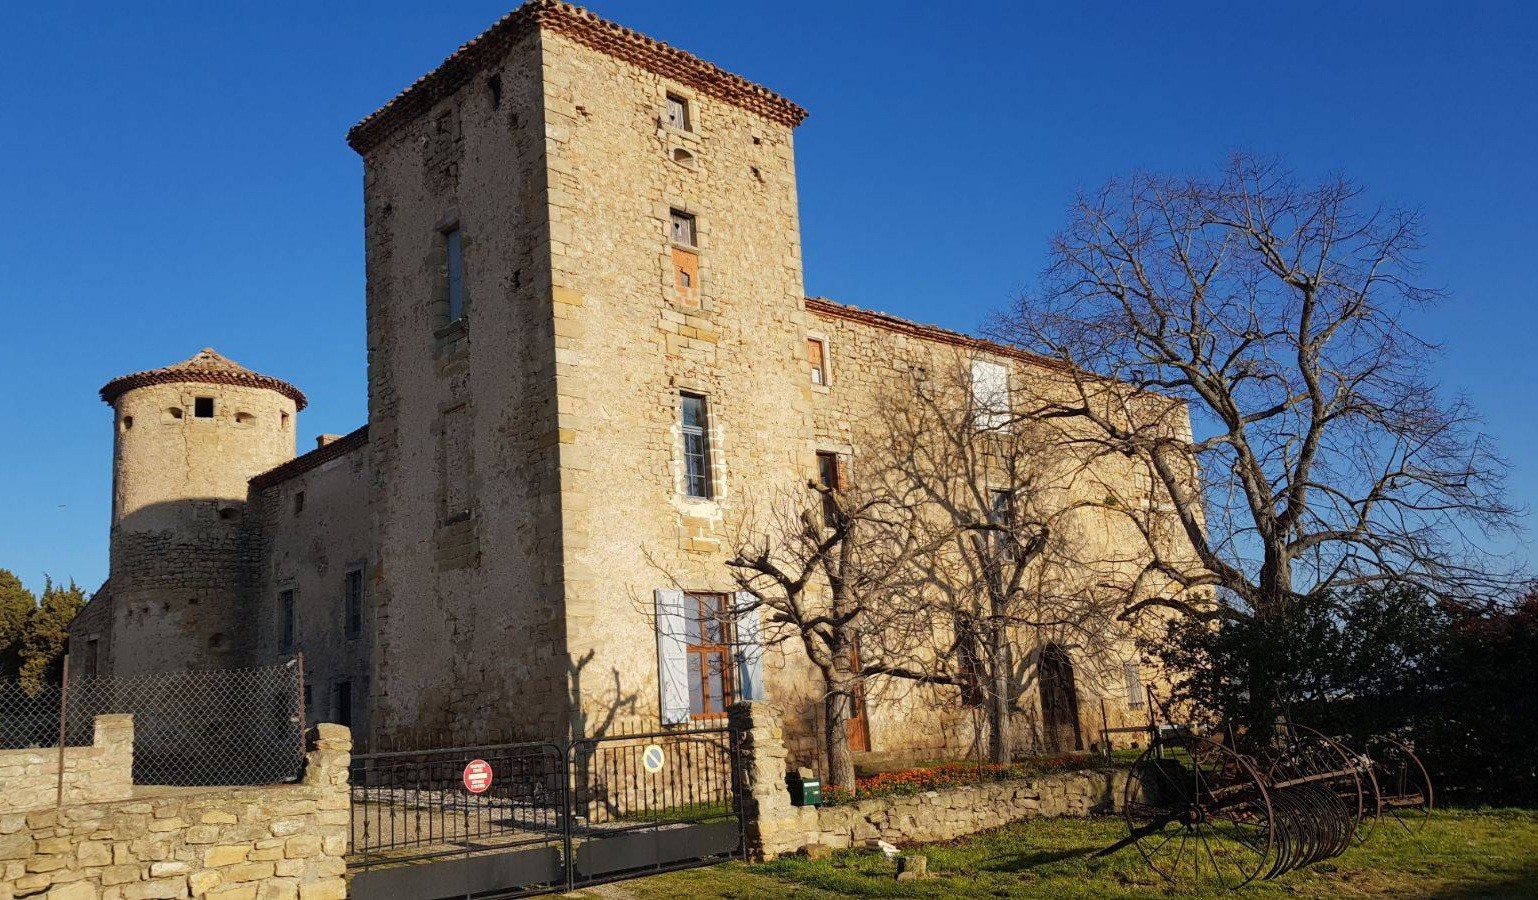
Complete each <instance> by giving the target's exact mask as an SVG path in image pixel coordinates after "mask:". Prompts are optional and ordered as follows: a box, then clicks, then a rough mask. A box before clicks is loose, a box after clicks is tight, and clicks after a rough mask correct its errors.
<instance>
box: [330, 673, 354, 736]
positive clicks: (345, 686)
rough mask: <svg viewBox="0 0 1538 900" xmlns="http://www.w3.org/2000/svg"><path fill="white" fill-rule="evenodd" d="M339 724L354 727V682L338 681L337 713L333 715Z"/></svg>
mask: <svg viewBox="0 0 1538 900" xmlns="http://www.w3.org/2000/svg"><path fill="white" fill-rule="evenodd" d="M331 718H332V719H333V720H335V721H336V724H338V725H346V726H347V727H348V728H351V727H352V682H351V681H338V682H337V683H336V713H335V714H334V715H333V716H332V717H331Z"/></svg>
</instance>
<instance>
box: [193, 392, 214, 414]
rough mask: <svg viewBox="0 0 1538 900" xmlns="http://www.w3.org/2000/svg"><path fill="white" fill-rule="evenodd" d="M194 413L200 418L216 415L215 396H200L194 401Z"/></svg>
mask: <svg viewBox="0 0 1538 900" xmlns="http://www.w3.org/2000/svg"><path fill="white" fill-rule="evenodd" d="M192 415H193V416H195V417H196V418H199V419H212V418H213V417H214V398H212V397H198V398H197V399H195V400H193V401H192Z"/></svg>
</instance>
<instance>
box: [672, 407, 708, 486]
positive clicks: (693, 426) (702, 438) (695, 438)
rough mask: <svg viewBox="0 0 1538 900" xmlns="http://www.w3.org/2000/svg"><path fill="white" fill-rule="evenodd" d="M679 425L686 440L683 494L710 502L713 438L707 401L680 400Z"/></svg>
mask: <svg viewBox="0 0 1538 900" xmlns="http://www.w3.org/2000/svg"><path fill="white" fill-rule="evenodd" d="M680 400H681V402H680V404H679V425H680V428H681V430H682V431H683V436H684V480H685V484H684V492H685V493H686V494H687V495H688V496H690V497H694V498H696V499H698V500H709V499H710V435H709V422H708V421H707V419H706V410H705V398H704V397H697V396H695V395H693V394H684V395H682V396H681V397H680Z"/></svg>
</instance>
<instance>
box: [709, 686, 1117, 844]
mask: <svg viewBox="0 0 1538 900" xmlns="http://www.w3.org/2000/svg"><path fill="white" fill-rule="evenodd" d="M732 717H733V723H734V724H735V725H736V726H737V727H738V728H740V729H742V735H743V737H742V745H743V748H744V753H745V756H746V762H745V765H744V769H743V782H744V784H743V792H744V795H745V798H744V800H745V806H746V809H745V820H746V827H747V829H748V847H749V851H750V853H752V854H753V855H754V856H755V857H759V858H764V859H772V858H774V857H776V856H781V855H784V854H787V853H795V852H797V851H800V850H804V849H806V848H807V847H809V846H812V845H817V844H820V845H823V846H826V847H830V848H833V849H844V848H847V847H852V846H860V845H862V844H863V843H864V842H865V841H869V840H873V839H881V840H885V841H887V842H889V843H893V844H899V845H902V844H919V843H926V842H932V841H947V840H951V839H953V838H958V837H963V836H965V835H969V834H975V833H977V832H979V831H987V830H988V829H991V828H999V827H1002V826H1004V825H1008V824H1010V823H1011V822H1019V821H1022V820H1026V819H1034V818H1047V817H1055V816H1087V815H1090V814H1091V813H1099V812H1112V811H1116V810H1119V809H1120V808H1121V806H1122V798H1123V796H1124V793H1125V791H1126V785H1127V773H1126V772H1124V771H1113V770H1086V771H1081V772H1067V773H1063V774H1058V775H1048V776H1042V777H1040V778H1030V779H1019V780H1012V781H999V782H993V783H989V784H981V785H973V786H967V787H957V788H947V789H945V790H940V791H928V792H926V793H922V794H915V795H907V796H896V797H880V798H876V799H871V800H859V801H856V802H854V803H850V804H847V805H843V806H831V807H810V806H805V807H794V806H791V804H790V797H789V793H788V791H787V789H786V785H785V757H786V752H785V745H784V732H783V730H782V729H781V726H780V717H779V713H778V710H777V709H776V708H775V707H774V706H773V705H772V704H769V703H762V702H759V703H739V704H737V705H736V706H734V707H732Z"/></svg>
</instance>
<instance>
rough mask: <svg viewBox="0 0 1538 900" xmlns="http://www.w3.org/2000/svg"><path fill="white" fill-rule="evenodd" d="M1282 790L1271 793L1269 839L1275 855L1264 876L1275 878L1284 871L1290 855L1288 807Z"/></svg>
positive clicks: (1290, 837)
mask: <svg viewBox="0 0 1538 900" xmlns="http://www.w3.org/2000/svg"><path fill="white" fill-rule="evenodd" d="M1284 793H1285V792H1283V791H1273V792H1272V794H1271V841H1272V844H1273V845H1274V847H1275V852H1276V857H1275V858H1274V859H1273V860H1271V868H1270V869H1269V870H1268V871H1267V872H1266V878H1267V879H1272V878H1276V877H1277V876H1278V875H1280V874H1282V872H1284V871H1286V869H1285V866H1286V862H1287V858H1288V857H1289V856H1291V855H1292V832H1291V828H1290V825H1289V821H1288V820H1289V816H1290V811H1289V810H1290V807H1289V806H1288V804H1287V798H1286V797H1285V796H1283V794H1284Z"/></svg>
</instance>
